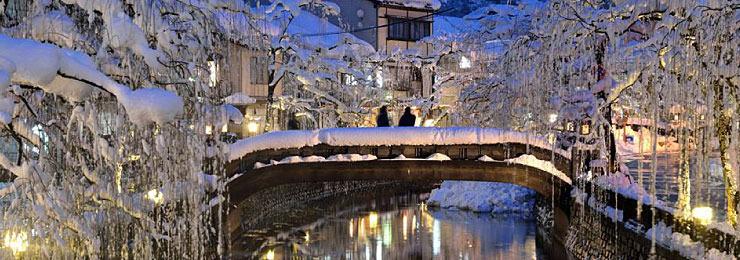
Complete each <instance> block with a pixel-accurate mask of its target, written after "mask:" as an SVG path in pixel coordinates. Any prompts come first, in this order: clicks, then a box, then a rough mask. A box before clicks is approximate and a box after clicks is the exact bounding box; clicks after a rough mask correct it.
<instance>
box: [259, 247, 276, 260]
mask: <svg viewBox="0 0 740 260" xmlns="http://www.w3.org/2000/svg"><path fill="white" fill-rule="evenodd" d="M262 258H264V259H267V260H272V259H275V250H272V249H270V250H269V251H267V253H266V254H265V256H264V257H262Z"/></svg>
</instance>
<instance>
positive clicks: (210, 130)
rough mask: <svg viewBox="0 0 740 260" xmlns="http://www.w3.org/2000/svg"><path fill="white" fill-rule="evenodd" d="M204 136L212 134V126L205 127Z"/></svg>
mask: <svg viewBox="0 0 740 260" xmlns="http://www.w3.org/2000/svg"><path fill="white" fill-rule="evenodd" d="M206 134H207V135H210V134H213V126H210V125H207V126H206Z"/></svg>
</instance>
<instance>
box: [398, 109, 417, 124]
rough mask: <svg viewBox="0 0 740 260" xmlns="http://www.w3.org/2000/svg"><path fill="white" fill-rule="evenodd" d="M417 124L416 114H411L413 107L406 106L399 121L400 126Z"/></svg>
mask: <svg viewBox="0 0 740 260" xmlns="http://www.w3.org/2000/svg"><path fill="white" fill-rule="evenodd" d="M414 125H416V116H415V115H414V114H411V108H410V107H406V109H405V110H404V111H403V115H402V116H401V120H399V121H398V126H414Z"/></svg>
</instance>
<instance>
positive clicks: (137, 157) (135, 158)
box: [128, 154, 141, 161]
mask: <svg viewBox="0 0 740 260" xmlns="http://www.w3.org/2000/svg"><path fill="white" fill-rule="evenodd" d="M139 159H141V155H138V154H132V155H129V156H128V160H129V161H138V160H139Z"/></svg>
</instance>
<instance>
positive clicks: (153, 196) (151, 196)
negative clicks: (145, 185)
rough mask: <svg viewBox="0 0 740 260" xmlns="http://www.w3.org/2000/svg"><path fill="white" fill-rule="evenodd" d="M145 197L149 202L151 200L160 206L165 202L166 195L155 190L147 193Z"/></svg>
mask: <svg viewBox="0 0 740 260" xmlns="http://www.w3.org/2000/svg"><path fill="white" fill-rule="evenodd" d="M144 197H145V198H146V199H148V200H151V201H152V202H154V204H160V203H162V202H164V194H162V193H161V192H159V191H158V190H157V189H153V190H150V191H147V192H146V195H144Z"/></svg>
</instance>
